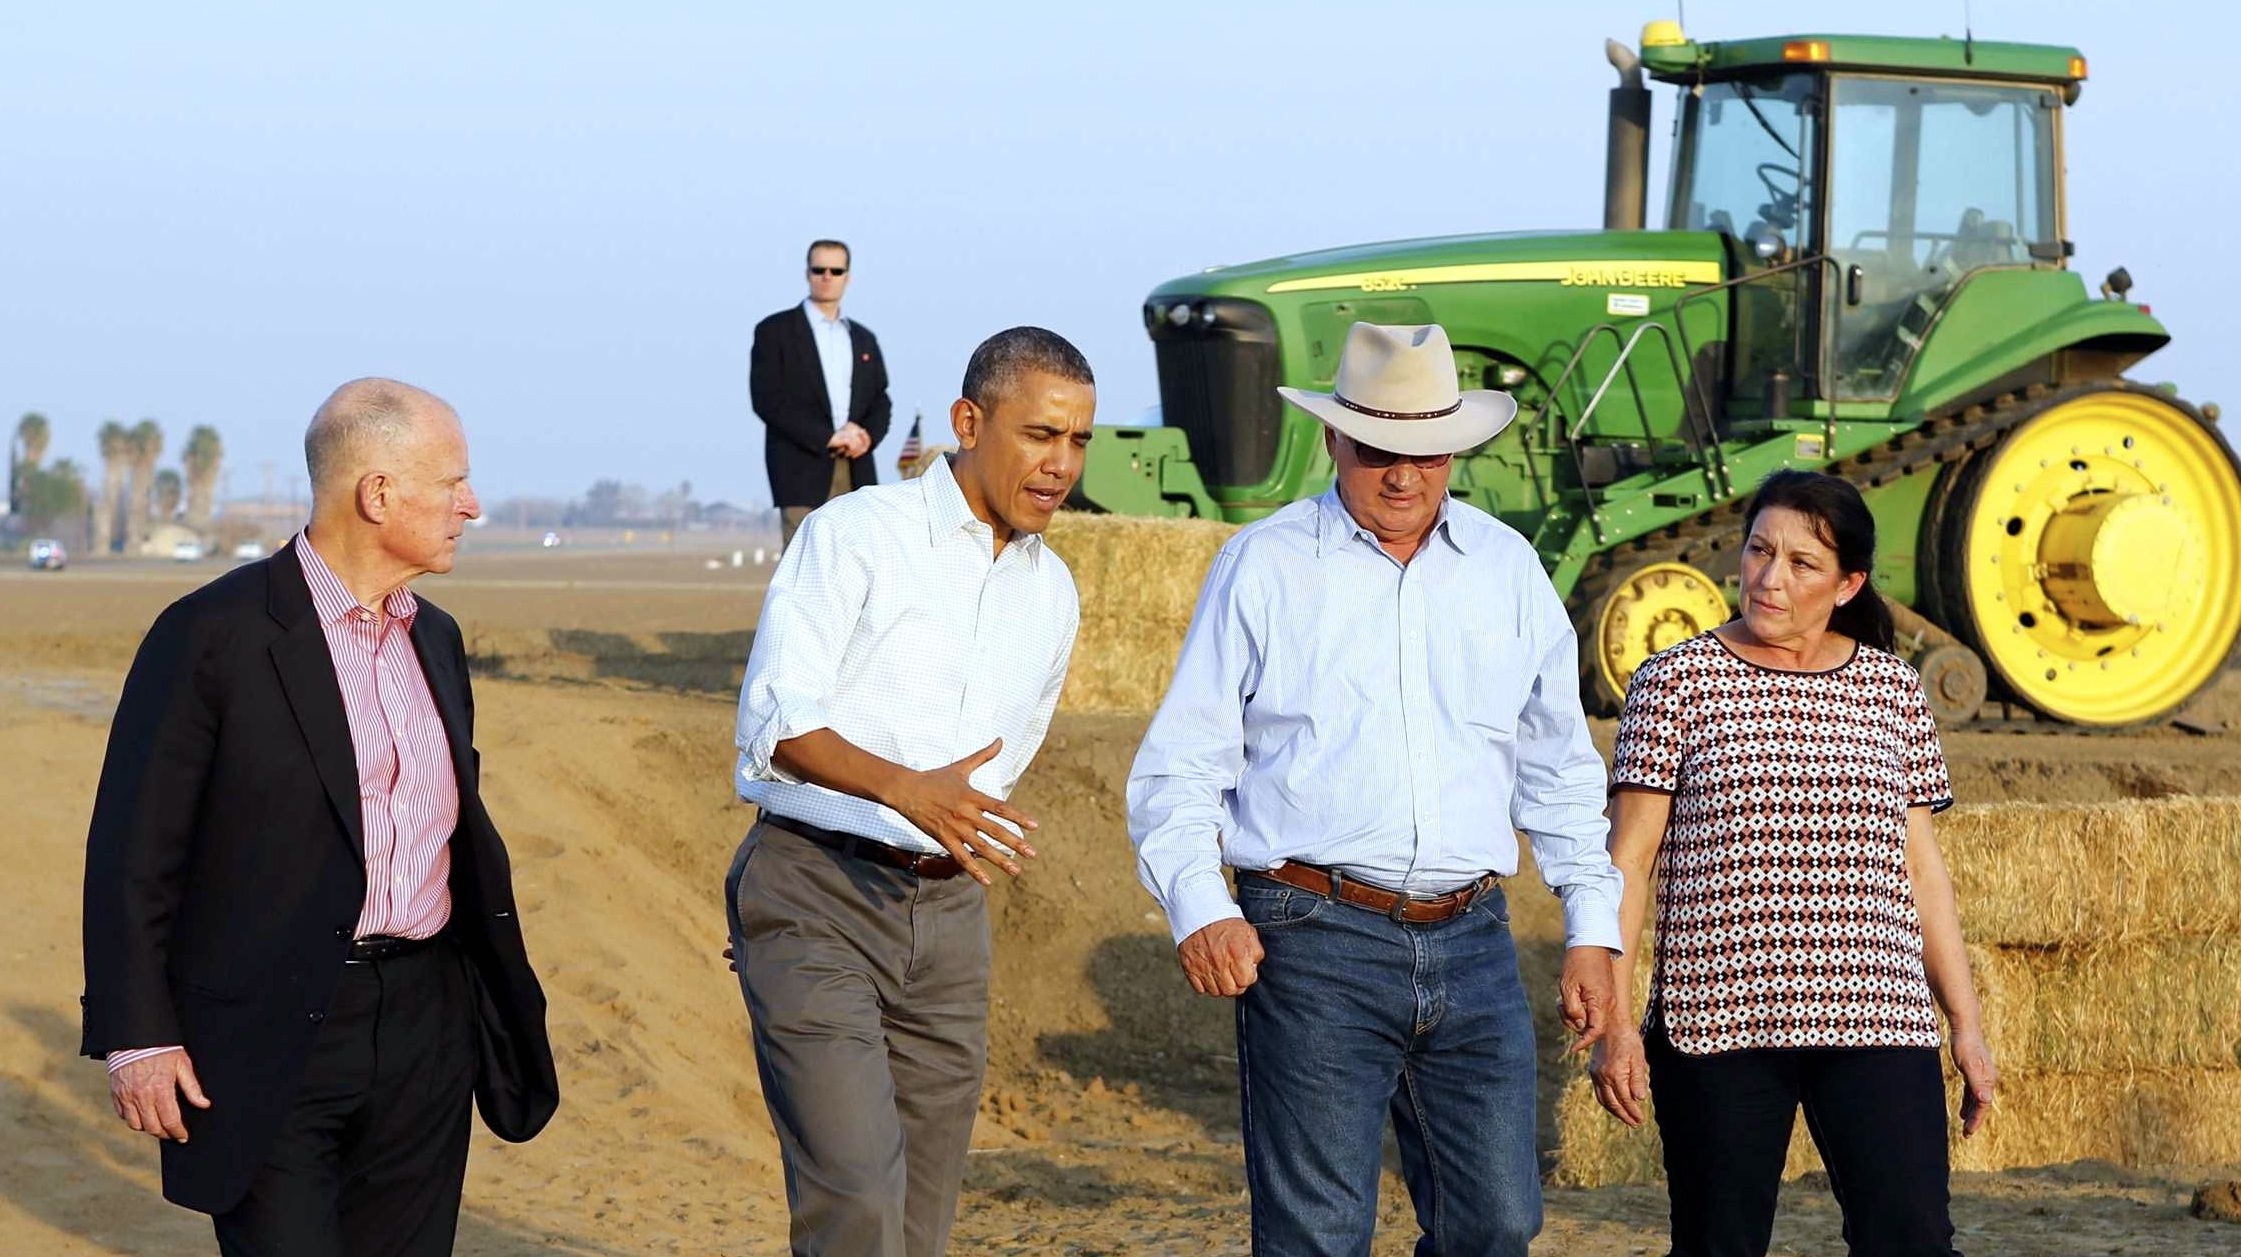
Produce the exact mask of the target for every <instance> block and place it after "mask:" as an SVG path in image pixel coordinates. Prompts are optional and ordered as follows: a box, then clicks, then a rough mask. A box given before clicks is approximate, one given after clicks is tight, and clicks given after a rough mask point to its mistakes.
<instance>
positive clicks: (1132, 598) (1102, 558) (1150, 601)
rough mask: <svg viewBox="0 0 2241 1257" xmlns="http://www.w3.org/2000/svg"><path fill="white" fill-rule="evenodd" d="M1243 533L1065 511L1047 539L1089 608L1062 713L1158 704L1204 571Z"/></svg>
mask: <svg viewBox="0 0 2241 1257" xmlns="http://www.w3.org/2000/svg"><path fill="white" fill-rule="evenodd" d="M1236 531H1237V528H1236V526H1235V525H1232V524H1223V523H1216V522H1214V521H1212V520H1201V519H1142V518H1136V517H1131V516H1123V515H1094V514H1089V513H1087V512H1080V511H1061V512H1059V513H1058V515H1057V517H1056V518H1054V519H1053V520H1052V521H1051V526H1050V530H1049V531H1048V532H1046V533H1045V534H1044V537H1045V539H1046V540H1047V541H1048V542H1049V543H1050V547H1051V549H1052V550H1053V551H1055V552H1057V554H1058V555H1059V556H1060V557H1061V558H1064V559H1065V560H1066V566H1067V568H1068V569H1069V570H1071V571H1072V572H1073V574H1074V584H1075V587H1076V588H1077V589H1078V590H1079V591H1080V593H1081V602H1082V622H1081V629H1080V631H1079V632H1078V633H1077V634H1076V636H1075V638H1074V658H1073V663H1072V665H1071V667H1070V668H1069V669H1068V671H1067V677H1066V689H1065V691H1064V692H1063V693H1061V694H1060V695H1059V700H1058V705H1059V708H1060V710H1062V711H1105V712H1112V711H1150V710H1152V709H1153V708H1155V707H1157V706H1159V700H1160V698H1161V697H1162V696H1163V695H1165V694H1166V692H1167V683H1168V681H1169V680H1171V679H1172V678H1173V677H1174V675H1175V657H1176V655H1177V654H1178V653H1180V652H1181V650H1182V647H1183V634H1184V633H1185V632H1186V631H1188V630H1189V628H1190V622H1191V610H1192V608H1193V607H1195V606H1196V605H1197V603H1198V589H1199V586H1200V584H1201V583H1203V582H1204V581H1205V579H1206V569H1207V567H1208V566H1209V565H1210V564H1212V563H1213V561H1214V553H1215V551H1217V550H1219V549H1221V547H1222V543H1223V542H1225V541H1227V540H1229V539H1230V537H1231V535H1233V534H1234V533H1236Z"/></svg>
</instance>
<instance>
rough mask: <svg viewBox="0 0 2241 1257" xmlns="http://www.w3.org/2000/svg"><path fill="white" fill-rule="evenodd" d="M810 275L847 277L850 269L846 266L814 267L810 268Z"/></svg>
mask: <svg viewBox="0 0 2241 1257" xmlns="http://www.w3.org/2000/svg"><path fill="white" fill-rule="evenodd" d="M809 273H810V274H812V275H846V274H847V273H848V268H847V267H845V266H812V267H810V268H809Z"/></svg>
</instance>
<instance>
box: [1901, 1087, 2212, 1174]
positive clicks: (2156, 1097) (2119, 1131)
mask: <svg viewBox="0 0 2241 1257" xmlns="http://www.w3.org/2000/svg"><path fill="white" fill-rule="evenodd" d="M1946 1091H1947V1099H1948V1100H1949V1101H1951V1100H1953V1099H1954V1098H1956V1097H1957V1095H1958V1083H1957V1081H1956V1080H1954V1079H1952V1078H1950V1077H1949V1078H1947V1080H1946ZM2084 1160H2100V1161H2113V1162H2115V1163H2117V1164H2119V1165H2127V1166H2170V1165H2230V1164H2233V1163H2235V1162H2241V1069H2147V1070H2134V1071H2130V1072H2102V1073H2034V1072H2029V1071H2025V1072H2021V1073H2015V1074H2007V1073H2003V1074H2002V1075H2001V1078H2000V1098H1999V1101H1998V1107H1997V1108H1996V1109H1995V1110H1994V1111H1993V1114H1992V1120H1991V1122H1990V1123H1989V1124H1987V1125H1986V1127H1985V1128H1984V1129H1982V1130H1980V1131H1978V1132H1977V1133H1976V1136H1975V1138H1973V1139H1966V1140H1964V1139H1962V1138H1960V1136H1959V1133H1958V1130H1957V1129H1956V1132H1955V1135H1954V1139H1953V1168H1954V1169H1956V1170H2005V1169H2012V1168H2015V1167H2018V1166H2033V1165H2057V1164H2061V1163H2064V1162H2069V1161H2084Z"/></svg>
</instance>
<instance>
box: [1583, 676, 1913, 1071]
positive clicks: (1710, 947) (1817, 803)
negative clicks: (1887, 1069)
mask: <svg viewBox="0 0 2241 1257" xmlns="http://www.w3.org/2000/svg"><path fill="white" fill-rule="evenodd" d="M1615 758H1616V761H1617V762H1616V765H1615V766H1614V768H1613V770H1612V773H1611V780H1612V785H1613V787H1614V788H1616V787H1619V786H1628V785H1631V786H1640V787H1643V788H1646V789H1650V790H1657V791H1661V792H1665V793H1670V794H1671V795H1672V796H1673V812H1672V818H1671V820H1669V821H1668V822H1667V826H1666V831H1665V841H1664V844H1663V846H1662V847H1661V849H1660V851H1659V855H1658V887H1657V945H1656V961H1655V966H1654V968H1653V970H1652V973H1651V979H1650V1009H1651V1012H1650V1013H1649V1016H1650V1017H1657V1016H1660V1015H1662V1016H1663V1019H1664V1023H1665V1031H1666V1034H1667V1035H1668V1036H1669V1038H1670V1039H1671V1042H1672V1044H1673V1046H1674V1048H1675V1049H1677V1050H1679V1051H1681V1052H1684V1053H1688V1054H1690V1055H1704V1054H1709V1053H1714V1052H1733V1051H1738V1050H1741V1049H1745V1048H1814V1047H1928V1048H1935V1047H1937V1046H1939V1043H1940V1037H1939V1031H1938V1018H1937V1006H1936V1004H1935V1003H1934V1002H1933V1000H1932V997H1931V994H1930V984H1929V981H1928V978H1927V977H1926V976H1925V974H1924V972H1923V968H1922V919H1921V917H1920V915H1919V914H1918V913H1917V912H1916V911H1915V906H1914V891H1913V887H1912V884H1911V883H1910V882H1909V880H1908V878H1907V868H1906V812H1907V809H1908V808H1909V807H1914V806H1922V805H1927V806H1930V807H1932V808H1938V809H1943V808H1945V807H1947V806H1949V805H1950V804H1951V803H1952V802H1953V799H1952V793H1953V792H1952V788H1951V786H1950V784H1949V783H1948V780H1947V776H1946V768H1945V756H1944V753H1943V751H1942V750H1941V749H1940V748H1939V745H1938V731H1937V722H1936V721H1935V719H1934V718H1932V716H1931V715H1930V709H1929V703H1928V700H1927V699H1926V698H1925V697H1924V695H1923V693H1922V683H1921V680H1920V678H1919V677H1918V676H1917V675H1916V673H1915V671H1914V669H1913V668H1911V667H1909V666H1908V665H1907V664H1906V663H1905V661H1903V660H1901V659H1900V658H1898V657H1897V656H1896V655H1893V654H1890V653H1888V652H1886V651H1881V650H1877V649H1875V648H1874V647H1872V646H1867V645H1860V646H1857V647H1856V648H1855V649H1854V651H1853V654H1852V657H1851V658H1850V659H1849V660H1847V661H1846V662H1845V663H1843V664H1842V665H1840V666H1838V667H1835V668H1832V669H1829V670H1828V671H1825V672H1787V671H1783V670H1781V669H1778V668H1767V667H1762V666H1760V665H1758V664H1755V663H1751V662H1750V661H1748V660H1746V659H1743V658H1742V657H1740V656H1738V655H1737V654H1736V653H1735V652H1734V651H1732V650H1730V649H1729V648H1728V646H1727V644H1726V643H1725V642H1723V641H1722V640H1720V638H1719V635H1718V634H1716V633H1706V634H1703V635H1702V636H1699V637H1696V638H1693V639H1691V640H1689V641H1686V642H1683V643H1681V644H1680V645H1678V646H1674V647H1672V648H1671V649H1669V650H1666V651H1663V652H1661V653H1659V654H1657V655H1654V656H1652V657H1651V658H1650V659H1649V660H1647V661H1646V662H1644V663H1643V665H1642V667H1641V668H1640V670H1638V671H1636V672H1635V674H1634V679H1633V681H1632V682H1631V684H1629V686H1628V687H1627V693H1626V710H1625V714H1624V715H1623V716H1621V717H1620V720H1619V730H1618V749H1617V755H1616V757H1615ZM1646 1029H1647V1027H1646V1026H1645V1030H1646Z"/></svg>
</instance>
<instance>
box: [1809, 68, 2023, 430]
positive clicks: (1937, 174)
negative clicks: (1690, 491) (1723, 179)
mask: <svg viewBox="0 0 2241 1257" xmlns="http://www.w3.org/2000/svg"><path fill="white" fill-rule="evenodd" d="M1833 100H1834V109H1833V110H1832V120H1831V123H1830V130H1831V138H1830V145H1829V240H1828V245H1829V253H1830V254H1831V256H1832V257H1833V258H1834V259H1835V261H1836V263H1837V265H1838V269H1839V271H1840V272H1841V273H1842V274H1843V275H1844V276H1845V277H1846V278H1845V279H1844V281H1843V282H1842V283H1839V284H1835V285H1832V286H1831V289H1832V291H1831V293H1830V297H1829V299H1830V305H1831V309H1832V311H1833V319H1832V322H1833V325H1834V327H1835V329H1836V336H1835V351H1836V364H1835V366H1836V370H1835V377H1836V390H1837V396H1838V397H1839V398H1840V399H1860V400H1868V399H1883V398H1888V397H1891V396H1894V395H1895V394H1896V392H1897V390H1898V387H1899V383H1900V381H1901V380H1902V379H1903V378H1904V376H1905V373H1906V368H1907V366H1908V365H1909V364H1910V363H1911V362H1912V361H1913V356H1914V352H1915V351H1916V350H1917V349H1918V348H1920V346H1921V343H1922V336H1923V334H1924V333H1925V331H1926V330H1927V328H1928V327H1929V324H1930V321H1931V318H1932V316H1933V315H1935V314H1936V313H1937V309H1938V307H1939V305H1940V304H1941V303H1942V302H1943V301H1944V300H1945V297H1946V295H1947V294H1949V293H1950V292H1952V291H1953V289H1954V287H1955V286H1956V285H1958V284H1959V283H1960V282H1961V279H1962V277H1964V276H1965V275H1967V274H1968V273H1969V272H1970V271H1974V270H1977V269H1980V268H1982V267H1987V266H2005V265H2027V264H2029V263H2030V261H2031V255H2030V246H2031V245H2032V244H2033V243H2035V242H2051V241H2053V240H2054V239H2056V237H2057V228H2056V224H2055V221H2054V214H2055V207H2054V178H2055V169H2054V111H2055V105H2056V102H2055V99H2054V94H2053V92H2051V91H2049V90H2047V89H2044V88H2028V87H1990V86H1979V85H1974V84H1960V83H1935V82H1906V81H1902V80H1895V79H1855V78H1839V79H1837V80H1836V82H1835V84H1834V92H1833Z"/></svg>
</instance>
